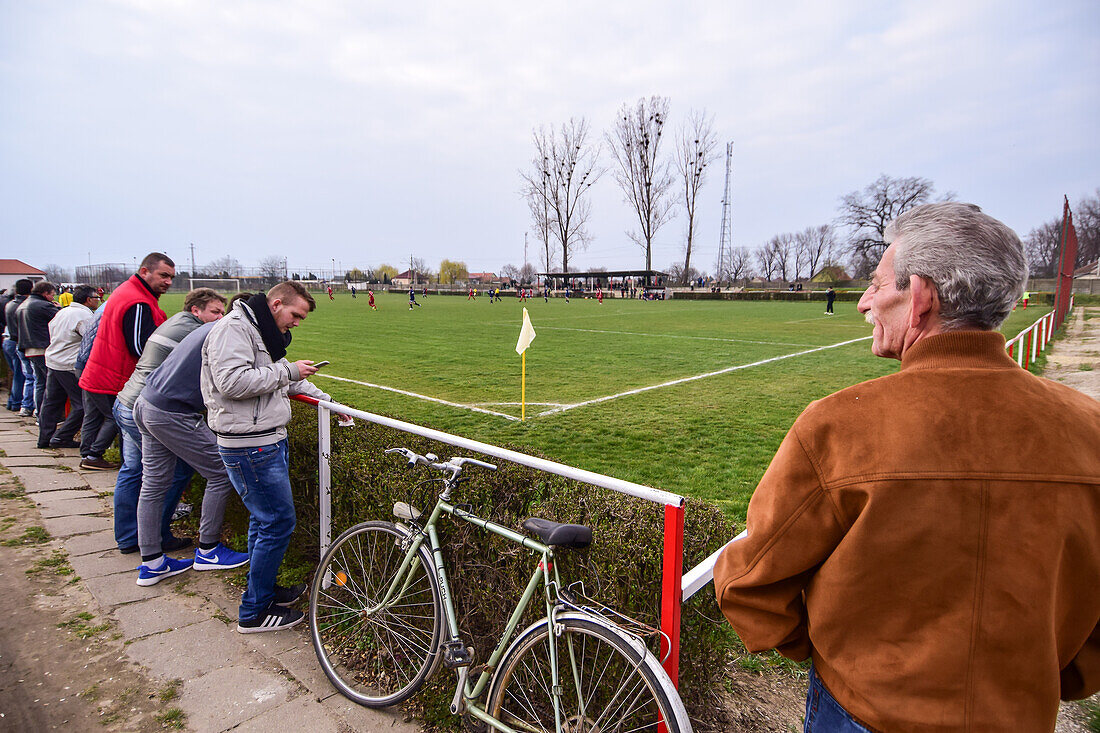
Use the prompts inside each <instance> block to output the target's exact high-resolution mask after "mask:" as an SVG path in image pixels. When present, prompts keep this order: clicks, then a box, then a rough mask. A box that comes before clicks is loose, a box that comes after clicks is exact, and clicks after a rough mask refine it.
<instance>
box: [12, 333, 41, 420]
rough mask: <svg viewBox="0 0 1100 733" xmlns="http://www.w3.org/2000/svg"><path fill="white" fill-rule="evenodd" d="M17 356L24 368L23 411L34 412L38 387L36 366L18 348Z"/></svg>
mask: <svg viewBox="0 0 1100 733" xmlns="http://www.w3.org/2000/svg"><path fill="white" fill-rule="evenodd" d="M15 355H16V356H18V357H19V363H20V364H21V365H22V367H23V409H24V410H34V390H35V387H36V384H35V381H34V365H33V364H31V360H30V359H28V358H27V357H26V355H25V354H24V353H23V352H22V351H20V350H19V349H18V348H16V350H15Z"/></svg>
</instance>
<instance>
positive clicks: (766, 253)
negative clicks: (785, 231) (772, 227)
mask: <svg viewBox="0 0 1100 733" xmlns="http://www.w3.org/2000/svg"><path fill="white" fill-rule="evenodd" d="M776 258H777V253H776V251H775V239H774V238H773V239H770V240H768V242H766V243H765V244H764V245H763V246H762V247H761V248H760V249H758V250H757V251H756V261H757V262H758V263H760V273H761V274H762V275H763V276H764V279H765V280H767V281H769V282H771V280H772V278H773V277H774V276H775V272H776V269H777V267H778V263H777V261H776Z"/></svg>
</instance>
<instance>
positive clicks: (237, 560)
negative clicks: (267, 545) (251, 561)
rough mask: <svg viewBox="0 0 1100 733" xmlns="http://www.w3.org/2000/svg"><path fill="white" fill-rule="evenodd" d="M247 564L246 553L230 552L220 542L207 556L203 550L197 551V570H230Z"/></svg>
mask: <svg viewBox="0 0 1100 733" xmlns="http://www.w3.org/2000/svg"><path fill="white" fill-rule="evenodd" d="M246 562H248V555H247V554H246V553H243V552H236V551H235V550H230V549H229V548H228V547H226V546H225V545H223V544H222V543H220V542H219V543H218V546H217V547H215V548H214V549H212V550H210V553H209V554H205V553H204V551H203V550H195V570H229V569H230V568H239V567H240V566H241V565H244V564H245V563H246Z"/></svg>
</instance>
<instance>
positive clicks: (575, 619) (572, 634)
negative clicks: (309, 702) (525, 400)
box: [309, 448, 691, 733]
mask: <svg viewBox="0 0 1100 733" xmlns="http://www.w3.org/2000/svg"><path fill="white" fill-rule="evenodd" d="M386 452H387V453H398V454H400V455H402V456H403V457H404V458H405V460H406V461H407V462H408V465H409V467H410V468H412V467H415V466H426V467H429V468H431V469H434V470H435V471H438V472H440V473H441V474H442V477H441V478H440V479H438V480H440V481H442V483H443V489H442V491H441V492H440V494H439V498H438V501H437V502H436V505H435V507H434V509H433V510H432V511H431V513H430V514H428V515H427V517H425V515H424V514H422V513H421V512H420V511H419V510H417V509H416V508H415V507H413V506H411V505H409V504H407V503H405V502H398V503H397V504H395V505H394V507H393V513H394V516H395V517H396V518H397V520H398V521H396V522H385V521H369V522H363V523H362V524H358V525H356V526H354V527H351V528H350V529H348V530H347V531H345V532H344V533H343V534H341V535H340V536H339V537H338V538H337V539H336V541H335V542H333V543H332V545H331V546H330V547H329V549H328V551H327V552H326V553H325V554H324V557H323V558H322V560H321V564H320V566H319V567H318V570H317V573H316V575H315V577H314V581H313V588H312V593H311V595H310V603H309V621H310V630H311V634H312V637H313V647H314V649H315V650H316V652H317V657H318V659H319V660H320V662H321V666H322V668H323V669H324V671H325V674H326V675H327V676H328V678H329V679H330V680H331V681H332V683H333V685H335V686H336V688H337V689H338V690H340V692H341V693H343V694H344V695H345V696H347V697H348V698H350V699H351V700H354V701H355V702H357V703H359V704H361V705H365V706H368V707H385V706H390V705H396V704H398V703H401V702H403V701H405V700H407V699H408V698H410V697H411V696H412V695H414V694H415V693H416V692H417V691H418V690H419V689H420V688H421V687H422V686H423V685H424V683H425V681H427V680H428V679H429V678H430V677H431V675H432V674H433V673H434V672H435V671H436V670H437V669H438V667H439V666H440V665H441V664H442V666H444V667H446V668H448V669H452V670H454V671H455V674H456V681H457V684H456V686H455V693H454V697H453V699H452V701H451V705H450V712H451V713H452V714H454V715H466V716H470V717H472V718H474V719H476V720H478V721H481V722H482V723H484V724H485V725H487V726H489V727H491V728H493V729H496V730H500V731H528V732H530V731H545V732H550V731H556V732H559V733H582V732H586V733H609V732H610V731H623V732H625V731H658V730H667V731H673V732H683V731H691V723H690V721H689V720H688V716H687V712H686V711H685V710H684V706H683V702H682V701H681V700H680V696H679V695H678V694H677V692H676V688H675V686H674V685H673V683H672V681H671V680H670V679H669V677H668V675H667V674H666V673H665V671H664V669H663V668H662V667H661V664H660V662H659V661H658V660H657V658H656V657H655V656H654V654H653V652H652V651H650V649H649V647H648V645H647V643H646V639H647V638H649V639H653V638H654V637H656V636H659V635H660V632H659V631H657V630H656V629H652V628H650V627H648V626H646V625H644V624H641V623H639V622H637V621H634V620H632V619H630V618H628V617H626V616H624V615H622V614H619V613H616V612H615V611H613V610H611V609H609V608H607V607H606V606H604V605H602V604H600V603H598V602H596V601H594V600H592V599H590V598H588V597H587V596H585V595H584V588H583V583H582V582H574V583H572V584H570V585H568V586H565V585H563V584H562V581H561V578H560V577H559V574H558V568H557V566H556V565H555V564H554V553H555V552H556V551H564V550H569V549H581V548H584V547H587V546H588V545H589V544H590V543H591V541H592V531H591V529H589V528H588V527H584V526H581V525H574V524H559V523H557V522H553V521H550V520H546V519H538V518H532V519H527V520H525V521H524V522H523V528H524V529H525V530H527V532H529V533H531V535H534V536H533V537H532V536H527V535H524V534H521V533H519V532H516V531H513V530H512V529H509V528H508V527H505V526H503V525H501V524H497V523H495V522H493V521H491V520H488V519H483V518H481V517H478V516H475V515H474V514H472V513H471V512H470V511H468V509H467V508H465V507H462V506H461V505H457V504H455V503H452V494H453V492H454V491H455V489H456V488H457V486H458V485H459V484H460V483H461V481H463V480H465V478H466V477H465V476H464V475H463V470H464V469H466V468H467V467H470V466H475V467H479V468H483V469H487V470H496V466H494V465H493V464H490V463H486V462H484V461H479V460H476V459H473V458H466V457H454V458H451V459H450V460H448V461H442V462H441V461H439V459H438V457H437V456H434V455H432V454H431V453H428V454H426V455H419V454H417V453H415V452H414V451H411V450H409V449H407V448H391V449H389V450H387V451H386ZM445 514H446V515H450V516H451V517H453V518H455V519H458V520H462V521H464V522H469V523H470V524H472V525H474V526H476V527H479V528H481V529H483V530H485V531H487V532H491V533H493V534H495V535H498V536H500V537H503V538H505V539H507V540H510V541H512V542H515V543H516V544H518V545H520V546H521V547H523V548H525V549H527V550H528V551H530V552H531V554H532V555H533V556H534V560H535V563H534V568H533V570H532V572H531V578H530V580H529V581H528V583H527V586H526V589H525V590H524V592H523V594H522V596H521V597H520V598H519V599H518V601H516V604H515V608H514V610H513V612H512V614H511V615H510V617H509V619H508V623H507V625H506V628H505V630H504V633H503V634H502V635H501V638H500V642H499V643H498V644H497V646H496V648H494V649H493V650H492V652H491V653H490V654H489V657H488V659H487V661H486V662H485V663H484V664H482V665H480V666H478V667H476V668H474V667H473V665H474V650H473V649H472V648H471V647H469V646H467V644H466V642H465V641H464V640H463V639H462V637H461V635H460V632H459V628H458V623H457V621H456V616H455V610H454V604H453V602H452V593H453V590H455V589H452V587H451V584H450V581H449V579H448V575H447V570H446V567H445V565H444V562H443V552H442V548H441V546H440V542H439V535H438V531H437V524H438V522H439V521H440V520H441V519H442V517H443V515H445ZM457 590H458V591H461V588H457ZM540 591H541V595H542V599H543V603H544V604H545V616H544V617H543V618H541V619H539V620H538V621H535V622H534V623H532V624H531V625H530V626H528V627H526V628H525V629H523V630H522V631H518V632H517V628H518V626H519V623H520V620H521V618H522V617H523V615H524V613H525V611H526V610H527V608H528V607H529V606H530V604H531V603H533V602H534V601H535V597H536V595H540ZM502 602H504V600H503V599H502Z"/></svg>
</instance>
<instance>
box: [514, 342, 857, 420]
mask: <svg viewBox="0 0 1100 733" xmlns="http://www.w3.org/2000/svg"><path fill="white" fill-rule="evenodd" d="M870 338H871V337H870V336H864V337H862V338H858V339H852V340H851V341H841V342H840V343H836V344H829V345H828V346H819V347H817V348H816V349H808V350H807V351H797V352H795V353H793V354H783V355H782V356H773V357H772V358H770V359H762V360H761V361H754V362H752V363H751V364H738V365H737V366H731V367H726V368H725V369H719V370H718V371H715V372H707V373H706V374H696V375H694V376H691V377H681V378H680V379H673V380H672V381H670V382H662V383H661V384H652V385H650V386H648V387H638V388H637V389H629V390H627V391H626V392H619V393H618V394H613V395H607V396H606V397H597V398H596V399H594V400H585V401H584V402H577V403H576V404H573V405H565V406H564V407H555V408H554V409H553V410H546V411H545V412H540V413H538V414H537V415H535V416H534V417H542V416H543V415H554V414H556V413H559V412H565V411H566V410H573V409H576V408H578V407H585V406H587V405H595V404H597V403H600V402H608V401H609V400H616V399H618V398H620V397H628V396H630V395H635V394H641V393H642V392H649V391H650V390H654V389H660V388H662V387H672V386H674V385H677V384H684V383H685V382H694V381H695V380H697V379H706V378H707V377H716V376H718V375H719V374H728V373H729V372H736V371H738V370H740V369H748V368H749V367H754V366H760V365H761V364H769V363H771V362H773V361H782V360H783V359H792V358H794V357H796V356H805V355H806V354H813V353H814V352H817V351H825V350H826V349H835V348H837V347H838V346H847V345H849V344H855V343H859V342H860V341H866V340H868V339H870Z"/></svg>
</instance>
